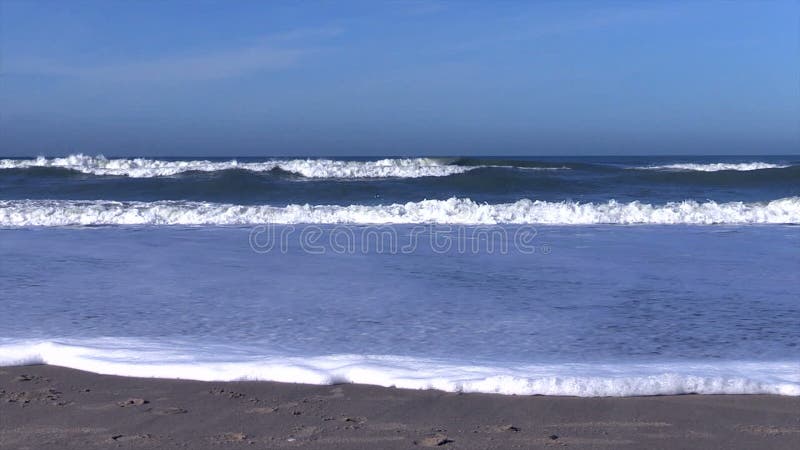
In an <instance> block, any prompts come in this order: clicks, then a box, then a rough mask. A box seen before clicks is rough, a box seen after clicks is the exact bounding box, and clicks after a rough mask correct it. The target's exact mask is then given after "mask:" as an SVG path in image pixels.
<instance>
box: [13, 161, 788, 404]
mask: <svg viewBox="0 0 800 450" xmlns="http://www.w3.org/2000/svg"><path fill="white" fill-rule="evenodd" d="M798 225H800V157H798V156H750V157H746V156H741V157H720V156H713V157H711V156H709V157H677V156H673V157H531V158H521V157H469V158H466V157H462V158H457V157H452V158H388V157H387V158H334V159H324V158H313V159H297V158H288V157H287V158H236V159H233V158H157V159H155V158H104V157H102V156H86V155H71V156H67V157H63V158H44V157H40V158H8V159H0V306H2V310H3V314H0V365H18V364H39V363H45V364H53V365H60V366H66V367H71V368H75V369H81V370H87V371H92V372H98V373H104V374H116V375H125V376H143V377H166V378H183V379H197V380H243V379H244V380H273V381H284V382H301V383H315V384H331V383H347V382H352V383H366V384H374V385H382V386H396V387H400V388H417V389H441V390H446V391H459V392H491V393H502V394H544V395H577V396H635V395H659V394H686V393H701V394H724V393H728V394H779V395H794V396H797V395H800V346H799V345H798V344H800V227H798Z"/></svg>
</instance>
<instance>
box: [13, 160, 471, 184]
mask: <svg viewBox="0 0 800 450" xmlns="http://www.w3.org/2000/svg"><path fill="white" fill-rule="evenodd" d="M37 167H49V168H61V169H67V170H74V171H77V172H81V173H86V174H92V175H115V176H126V177H131V178H151V177H164V176H172V175H176V174H179V173H183V172H215V171H220V170H234V169H238V170H249V171H253V172H269V171H271V170H275V169H280V170H284V171H287V172H292V173H295V174H297V175H301V176H303V177H307V178H392V177H396V178H419V177H443V176H448V175H454V174H459V173H464V172H467V171H469V170H472V169H475V168H477V167H475V166H472V167H470V166H462V165H453V164H448V163H447V162H446V161H445V160H440V159H434V158H402V159H381V160H378V161H340V160H331V159H286V160H269V161H263V162H239V161H236V160H230V161H208V160H185V161H162V160H157V159H146V158H133V159H126V158H114V159H107V158H105V157H103V156H102V155H101V156H87V155H82V154H77V155H70V156H66V157H64V158H45V157H38V158H35V159H2V160H0V169H28V168H37Z"/></svg>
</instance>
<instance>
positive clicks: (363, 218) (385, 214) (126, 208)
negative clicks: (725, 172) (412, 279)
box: [0, 197, 800, 227]
mask: <svg viewBox="0 0 800 450" xmlns="http://www.w3.org/2000/svg"><path fill="white" fill-rule="evenodd" d="M261 223H274V224H417V223H418V224H462V225H480V224H484V225H489V224H549V225H592V224H625V225H628V224H665V225H666V224H702V225H710V224H797V223H800V197H793V198H784V199H778V200H773V201H770V202H764V203H743V202H730V203H721V204H720V203H716V202H704V203H699V202H695V201H684V202H671V203H667V204H665V205H651V204H646V203H640V202H630V203H620V202H617V201H613V200H612V201H609V202H607V203H603V204H594V203H577V202H557V203H556V202H544V201H532V200H527V199H526V200H520V201H517V202H515V203H506V204H497V205H491V204H485V203H477V202H474V201H472V200H470V199H458V198H451V199H449V200H423V201H420V202H409V203H405V204H392V205H349V206H339V205H288V206H285V207H277V206H266V205H265V206H251V205H230V204H217V203H207V202H177V201H161V202H109V201H74V200H68V201H63V200H50V201H40V200H11V201H0V226H7V227H24V226H69V225H253V224H261Z"/></svg>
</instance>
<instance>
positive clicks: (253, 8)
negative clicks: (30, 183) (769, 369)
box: [0, 0, 800, 156]
mask: <svg viewBox="0 0 800 450" xmlns="http://www.w3.org/2000/svg"><path fill="white" fill-rule="evenodd" d="M0 51H1V52H2V53H1V54H0V57H2V59H1V60H0V71H1V73H2V75H1V77H0V154H3V155H36V154H45V155H50V154H53V155H55V154H66V153H75V152H83V153H89V154H96V153H102V154H105V155H107V156H108V155H223V156H226V155H242V156H245V155H407V154H408V155H410V154H414V155H420V154H429V155H441V154H484V155H492V154H508V155H511V154H518V155H519V154H529V155H559V154H561V155H564V154H654V153H658V154H669V153H677V154H715V153H716V154H720V153H723V154H741V153H748V154H770V153H772V154H775V153H798V152H800V2H797V1H785V2H780V1H774V2H768V1H765V2H755V1H753V2H744V1H739V2H700V1H696V2H695V1H691V2H689V1H687V2H666V1H665V2H634V1H628V2H620V1H615V2H603V1H594V2H577V1H572V2H570V1H567V2H549V1H548V2H544V1H543V2H522V1H497V2H478V1H473V2H469V1H463V2H456V1H422V0H419V1H416V0H409V1H402V0H394V1H386V2H378V1H364V2H345V1H330V2H311V1H304V2H290V1H268V2H264V1H253V2H247V1H240V2H222V1H219V2H212V1H185V2H184V1H168V2H167V1H165V2H150V1H138V2H137V1H118V2H112V1H97V2H95V1H75V2H62V1H53V2H36V1H31V0H25V1H10V0H0Z"/></svg>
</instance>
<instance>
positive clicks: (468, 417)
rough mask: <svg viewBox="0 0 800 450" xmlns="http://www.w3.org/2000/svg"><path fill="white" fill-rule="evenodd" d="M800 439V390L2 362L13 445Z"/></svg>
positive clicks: (768, 443) (781, 444)
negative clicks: (562, 391)
mask: <svg viewBox="0 0 800 450" xmlns="http://www.w3.org/2000/svg"><path fill="white" fill-rule="evenodd" d="M426 446H431V447H442V448H454V449H455V448H539V447H571V448H728V449H730V448H787V449H789V448H798V446H800V398H798V397H780V396H765V395H747V396H740V395H682V396H660V397H627V398H577V397H544V396H531V397H529V396H505V395H494V394H456V393H445V392H440V391H412V390H402V389H393V388H383V387H375V386H364V385H350V384H346V385H334V386H312V385H302V384H285V383H272V382H199V381H186V380H164V379H142V378H127V377H116V376H106V375H97V374H92V373H87V372H81V371H76V370H72V369H66V368H62V367H55V366H44V365H41V366H20V367H4V368H2V369H0V447H2V448H8V449H12V448H13V449H27V448H30V449H34V448H61V449H85V448H109V447H114V448H193V449H204V448H224V447H234V448H292V447H307V448H342V449H344V448H414V447H426Z"/></svg>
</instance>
